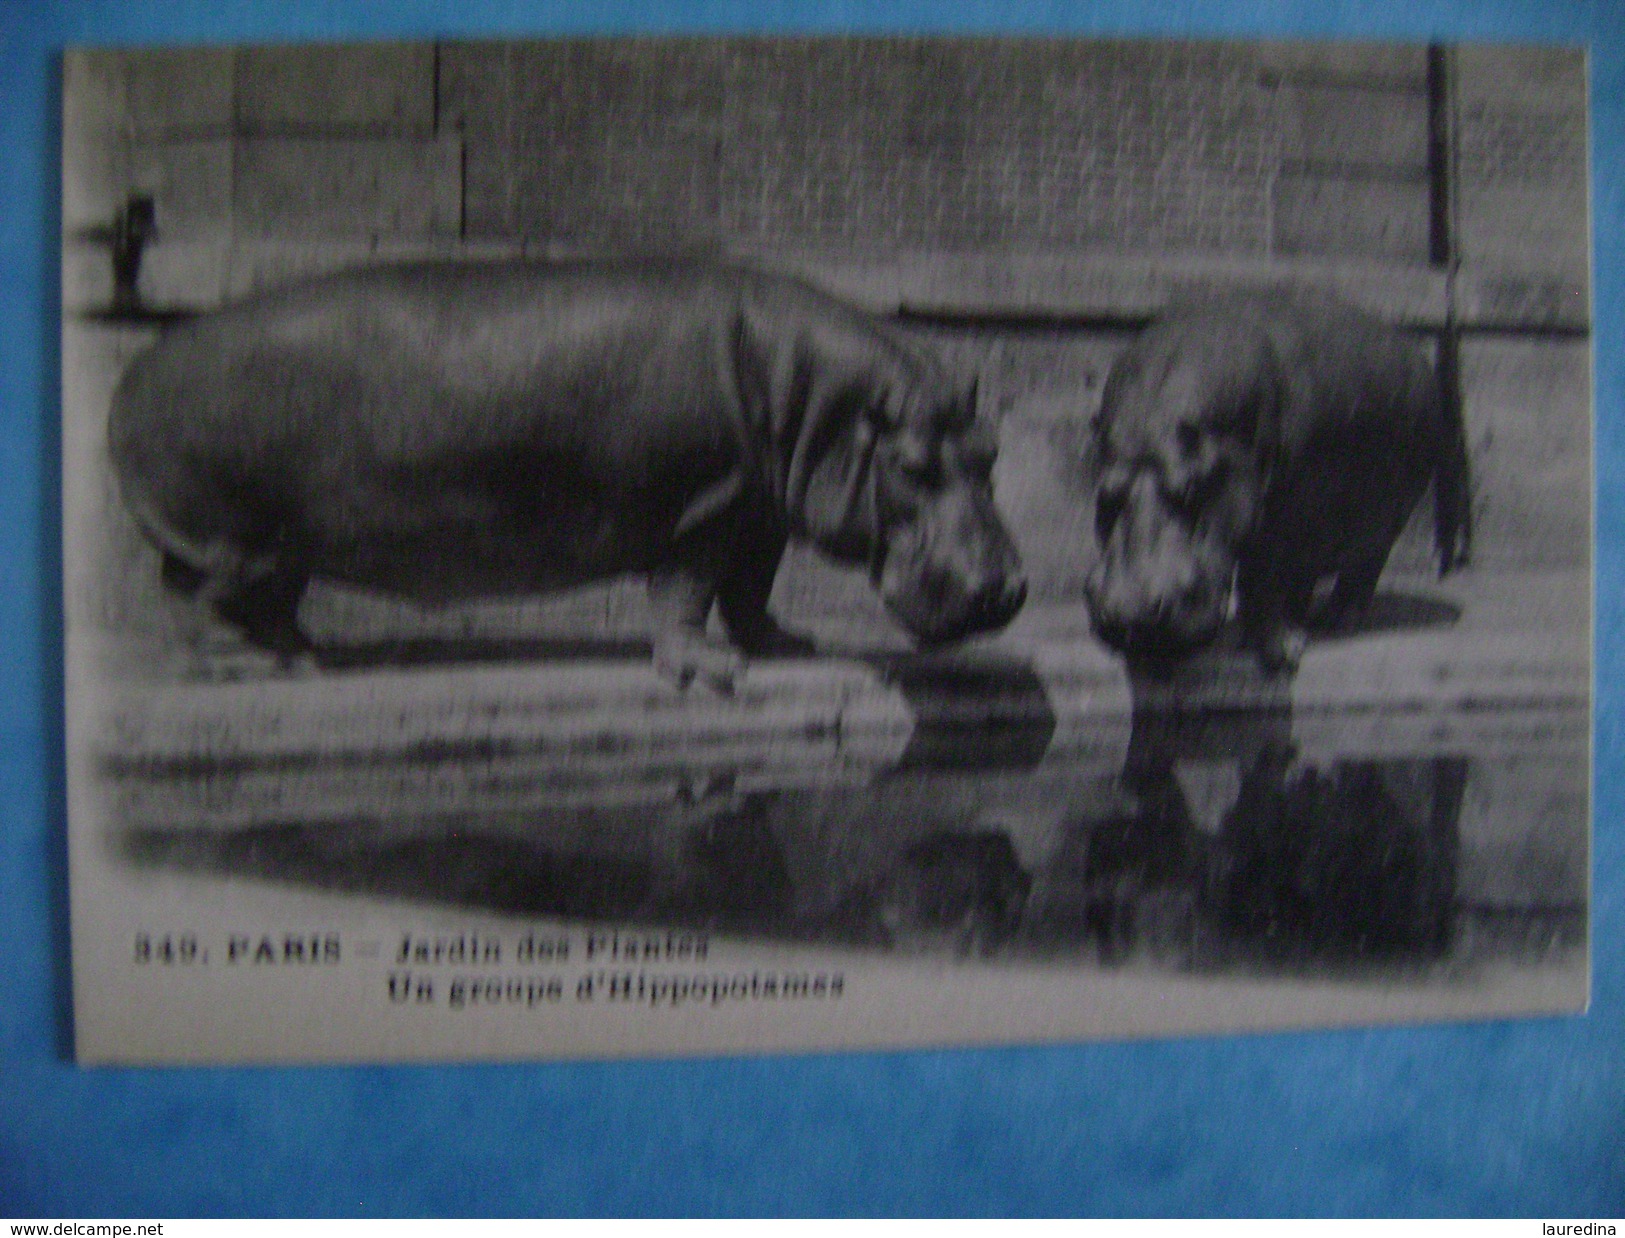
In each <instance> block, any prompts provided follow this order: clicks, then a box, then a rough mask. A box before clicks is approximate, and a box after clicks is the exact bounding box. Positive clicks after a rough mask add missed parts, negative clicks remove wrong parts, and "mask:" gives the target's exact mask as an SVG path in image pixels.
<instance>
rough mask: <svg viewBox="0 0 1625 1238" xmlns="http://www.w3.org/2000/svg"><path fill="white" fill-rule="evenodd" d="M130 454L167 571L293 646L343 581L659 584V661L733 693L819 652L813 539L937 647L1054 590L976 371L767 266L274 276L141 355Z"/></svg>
mask: <svg viewBox="0 0 1625 1238" xmlns="http://www.w3.org/2000/svg"><path fill="white" fill-rule="evenodd" d="M109 446H110V450H111V454H112V459H113V463H114V466H115V469H116V471H117V474H118V478H119V482H120V485H121V488H122V491H123V496H124V499H125V501H126V504H127V505H128V507H129V509H130V511H131V513H132V515H133V516H134V517H135V519H136V521H137V523H138V524H139V525H140V526H141V528H142V529H143V531H144V532H145V533H146V534H147V536H148V538H149V539H150V540H151V541H152V542H153V543H154V544H155V545H156V546H157V548H158V549H159V551H160V554H161V557H162V563H163V579H164V581H165V583H166V584H167V585H169V586H170V587H171V588H172V589H174V590H177V591H179V592H182V593H185V594H189V595H191V596H193V597H195V598H197V599H198V600H200V601H202V602H204V603H206V604H207V605H208V607H209V609H210V610H211V611H212V613H213V615H214V616H215V617H217V618H218V619H220V620H223V621H224V622H225V623H226V624H228V625H229V626H230V627H232V628H235V629H236V630H237V631H238V632H240V633H241V634H242V635H243V636H245V637H246V638H247V639H248V640H249V641H250V642H251V643H253V644H256V645H259V646H261V647H263V648H265V649H269V650H271V651H273V652H275V653H277V654H279V655H281V656H282V657H284V658H285V659H286V658H291V657H292V656H293V655H296V654H299V653H301V652H303V651H305V650H306V649H308V648H309V645H310V642H309V641H308V639H307V637H306V635H305V634H304V632H303V630H302V629H301V628H300V626H299V622H298V615H297V611H298V607H299V603H300V599H301V597H302V596H303V594H304V592H305V588H306V585H307V583H308V582H310V581H311V580H313V579H327V580H333V581H339V582H346V583H350V584H354V585H360V586H364V587H371V588H374V589H378V590H382V591H385V592H387V593H391V594H394V595H397V596H400V597H405V598H408V599H412V600H414V601H418V602H421V603H429V604H435V603H443V602H450V601H455V600H458V599H464V598H477V597H488V596H494V595H503V594H508V595H513V594H525V593H540V592H546V591H549V590H553V589H559V588H567V587H570V586H575V585H581V584H585V583H588V582H591V581H594V580H600V579H604V578H607V577H611V576H616V575H620V574H625V573H637V574H643V575H645V576H647V577H648V580H649V593H650V602H651V610H652V612H653V614H654V625H655V631H654V633H653V637H654V651H655V659H656V662H657V663H658V664H659V665H660V666H661V667H662V668H663V669H664V670H665V671H666V672H667V673H668V674H670V675H671V676H672V677H673V678H675V679H677V680H679V681H682V682H686V681H687V680H688V679H690V678H692V677H694V676H696V675H697V676H699V677H700V678H702V679H705V680H708V681H710V682H712V683H714V684H716V685H717V686H720V687H726V686H727V685H728V684H729V683H731V681H732V679H733V677H734V676H735V675H736V674H737V673H738V671H739V670H740V668H741V666H742V657H741V655H742V654H772V653H775V652H794V651H801V650H805V649H807V648H809V647H810V646H809V645H808V644H807V642H805V641H804V640H802V639H800V638H798V637H795V636H792V635H790V634H788V633H786V632H784V631H783V630H781V629H780V628H779V626H778V624H777V623H775V622H774V620H773V619H772V617H771V616H770V615H769V613H768V610H767V600H768V595H769V593H770V592H771V590H772V587H773V579H774V575H775V573H776V571H777V568H778V564H779V559H780V556H781V554H782V553H783V551H784V548H785V544H786V540H787V539H788V538H791V537H799V538H802V539H805V540H807V541H809V542H811V543H812V544H813V545H815V546H817V547H818V548H820V549H821V550H823V551H825V552H826V553H828V554H829V555H831V556H832V557H834V558H836V559H838V560H843V561H846V562H849V563H854V564H860V565H863V566H865V567H867V569H868V572H869V575H870V578H871V580H872V581H873V583H874V585H875V587H876V589H877V590H878V592H879V594H880V596H881V598H882V600H883V601H884V602H885V604H886V606H887V608H888V609H889V610H890V611H891V613H892V614H893V615H894V616H895V617H896V618H897V619H898V620H899V621H900V622H901V623H902V624H903V626H904V627H905V628H907V629H908V630H909V631H910V632H911V633H912V634H913V635H914V636H915V637H917V638H918V639H919V640H921V641H923V642H928V643H937V642H942V641H947V640H953V639H956V638H959V637H963V636H967V635H971V634H974V633H977V632H985V631H989V630H992V629H995V628H998V627H1000V626H1002V625H1003V624H1005V623H1006V622H1007V621H1008V620H1009V619H1010V618H1011V617H1012V616H1013V615H1014V614H1015V613H1016V611H1017V610H1018V609H1019V608H1020V606H1021V604H1022V600H1023V597H1024V594H1025V584H1024V582H1023V580H1022V576H1021V570H1020V564H1019V562H1018V559H1017V554H1016V550H1015V546H1014V543H1013V542H1012V540H1011V538H1010V536H1009V534H1008V533H1007V532H1006V530H1005V529H1004V527H1003V525H1002V523H1001V522H1000V520H999V517H998V514H997V512H996V510H995V508H994V505H993V496H992V489H991V484H990V480H989V479H990V474H991V469H992V463H993V446H992V442H991V439H990V438H989V437H988V436H987V435H986V434H985V432H984V431H983V430H981V429H979V428H978V427H977V425H976V423H975V399H974V393H973V391H969V390H966V389H965V388H964V387H963V386H962V385H960V384H957V383H955V382H953V381H951V380H950V378H949V376H948V375H947V374H946V373H945V371H944V370H943V368H942V367H941V365H940V364H938V363H937V362H936V361H935V360H933V359H932V358H930V357H928V356H926V355H925V354H924V353H922V352H921V351H920V350H918V349H916V348H914V347H912V346H911V345H909V344H908V343H907V342H906V341H904V340H903V339H902V338H901V337H900V336H898V335H897V334H896V333H894V332H892V331H889V330H888V329H886V328H885V327H883V326H882V325H881V324H879V323H878V322H876V321H874V320H872V319H870V318H868V317H866V316H865V315H862V314H860V313H858V312H856V311H854V310H852V309H849V308H848V307H847V306H845V305H843V304H841V303H840V302H838V301H836V300H834V299H833V298H831V297H828V296H826V295H824V294H822V293H820V292H818V291H816V290H815V289H813V288H811V287H809V286H807V285H805V284H802V283H800V282H798V281H795V280H792V279H787V278H782V277H776V276H772V275H768V274H765V273H761V272H756V271H752V270H748V269H743V268H737V267H729V266H722V265H715V264H709V263H702V262H678V261H672V262H617V263H605V262H576V263H559V264H525V263H497V264H452V263H438V264H436V263H425V264H416V265H405V266H396V267H386V268H377V269H371V270H363V271H356V272H350V273H346V274H340V275H334V276H329V277H326V278H323V279H318V280H314V281H312V282H309V283H304V284H300V285H297V286H293V287H289V288H286V289H282V290H278V291H273V292H269V293H266V294H264V295H261V296H259V297H256V298H253V299H251V300H248V301H245V302H242V303H240V304H238V305H235V306H231V307H228V308H226V309H224V310H221V311H219V312H218V313H214V314H209V315H206V316H204V317H201V318H199V319H197V320H195V321H193V322H191V323H188V324H186V325H185V326H183V327H180V328H178V329H176V330H174V331H172V332H171V333H170V334H168V335H167V336H165V337H164V338H163V339H162V340H161V341H160V342H159V343H158V344H157V346H156V347H154V348H153V349H152V350H150V351H149V352H147V353H146V354H145V355H143V356H142V357H140V358H138V359H137V360H136V361H135V363H134V364H133V365H132V366H131V368H130V370H129V371H128V373H126V375H125V376H124V379H123V381H122V383H121V384H120V386H119V389H118V392H117V394H116V396H115V398H114V401H113V410H112V418H111V425H110V430H109ZM713 606H715V607H716V609H717V610H718V611H719V612H720V617H721V619H722V622H723V625H724V627H725V628H726V631H727V636H728V639H727V640H721V639H719V638H717V637H714V636H712V635H710V634H709V633H708V632H707V630H706V628H707V620H708V618H709V616H710V614H711V612H712V609H713Z"/></svg>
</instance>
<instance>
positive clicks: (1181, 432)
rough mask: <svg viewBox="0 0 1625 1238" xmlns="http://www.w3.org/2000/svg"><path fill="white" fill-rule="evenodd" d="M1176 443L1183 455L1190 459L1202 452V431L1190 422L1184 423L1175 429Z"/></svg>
mask: <svg viewBox="0 0 1625 1238" xmlns="http://www.w3.org/2000/svg"><path fill="white" fill-rule="evenodd" d="M1174 441H1175V442H1177V443H1178V444H1179V452H1180V454H1181V455H1183V456H1185V457H1186V458H1187V459H1189V458H1190V457H1191V456H1194V455H1195V454H1196V453H1197V452H1199V451H1201V450H1202V431H1201V430H1200V429H1199V428H1198V427H1197V426H1194V425H1192V424H1191V423H1190V422H1188V421H1182V422H1180V423H1179V424H1178V425H1177V426H1175V427H1174Z"/></svg>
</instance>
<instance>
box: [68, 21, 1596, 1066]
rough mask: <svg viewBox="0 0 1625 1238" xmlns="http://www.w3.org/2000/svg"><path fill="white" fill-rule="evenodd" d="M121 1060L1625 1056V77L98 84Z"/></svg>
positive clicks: (621, 48) (735, 68)
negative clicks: (1617, 933) (1615, 924)
mask: <svg viewBox="0 0 1625 1238" xmlns="http://www.w3.org/2000/svg"><path fill="white" fill-rule="evenodd" d="M63 80H64V98H63V106H64V125H63V172H64V176H63V208H62V226H63V236H62V254H63V276H62V293H63V320H62V331H63V337H62V359H63V376H62V391H63V460H64V468H65V477H64V481H63V496H64V500H63V501H64V513H63V520H64V542H65V564H64V566H65V572H66V609H67V620H66V626H67V650H66V658H67V685H68V694H69V700H68V734H67V743H68V762H67V768H68V775H69V820H68V829H69V833H70V839H69V852H70V863H71V903H72V938H73V977H74V992H75V1005H74V1019H75V1033H76V1040H77V1046H78V1054H79V1057H80V1060H81V1061H83V1062H86V1063H165V1062H167V1063H180V1062H260V1061H354V1060H408V1059H416V1060H430V1059H432V1060H459V1059H489V1058H532V1057H536V1058H540V1057H580V1056H619V1055H632V1054H695V1053H736V1052H758V1051H775V1050H787V1049H802V1050H805V1049H829V1048H842V1047H866V1046H885V1045H950V1044H988V1043H1010V1042H1038V1041H1055V1040H1066V1039H1080V1038H1089V1037H1122V1036H1138V1035H1169V1034H1185V1033H1192V1032H1212V1033H1217V1032H1231V1031H1238V1030H1247V1029H1268V1028H1287V1027H1326V1026H1338V1025H1347V1024H1351V1023H1389V1022H1397V1021H1417V1020H1429V1019H1460V1018H1483V1017H1490V1016H1502V1015H1513V1014H1528V1013H1535V1012H1562V1011H1580V1010H1583V1009H1584V1007H1585V1004H1586V1000H1587V991H1588V941H1587V932H1588V906H1587V903H1588V897H1589V845H1590V808H1589V798H1590V797H1589V791H1590V777H1591V771H1590V722H1591V652H1590V650H1591V613H1592V602H1591V579H1592V577H1591V559H1592V402H1591V363H1590V339H1591V316H1590V315H1591V308H1590V254H1589V236H1588V171H1587V79H1586V59H1585V54H1584V52H1583V50H1580V49H1570V48H1534V47H1522V48H1520V47H1505V46H1496V47H1488V46H1468V45H1431V46H1426V45H1406V44H1306V43H1262V42H1261V43H1222V42H1195V41H1116V42H1101V41H1081V40H1070V41H1068V40H1040V39H998V38H979V39H949V38H933V37H921V38H912V37H911V38H838V39H833V38H760V37H748V38H747V37H721V38H690V39H666V38H639V39H612V38H586V39H571V40H543V39H538V40H530V41H520V42H455V41H448V42H438V43H435V42H423V43H399V44H368V45H353V46H263V47H261V46H254V47H240V48H230V47H210V48H174V49H169V48H165V49H143V50H139V51H136V50H128V51H125V50H83V51H74V52H71V53H69V54H68V56H67V57H66V62H65V65H64V73H63Z"/></svg>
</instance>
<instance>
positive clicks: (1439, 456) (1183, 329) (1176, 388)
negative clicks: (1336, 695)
mask: <svg viewBox="0 0 1625 1238" xmlns="http://www.w3.org/2000/svg"><path fill="white" fill-rule="evenodd" d="M1094 452H1095V455H1096V457H1097V462H1098V467H1099V489H1098V492H1097V499H1096V515H1095V526H1096V532H1097V535H1098V537H1099V540H1100V543H1101V558H1100V561H1099V563H1098V564H1097V566H1096V567H1095V569H1094V570H1093V572H1092V573H1091V575H1090V577H1089V579H1088V581H1087V585H1086V595H1087V599H1088V604H1089V609H1090V617H1091V619H1092V621H1093V624H1094V628H1095V631H1096V633H1097V634H1098V635H1099V636H1100V638H1101V639H1102V640H1103V641H1105V642H1106V643H1107V644H1108V645H1110V646H1111V647H1112V648H1114V649H1116V650H1118V651H1120V652H1122V653H1123V654H1125V655H1126V656H1127V657H1128V658H1129V659H1130V661H1131V663H1139V664H1141V665H1149V666H1152V667H1156V666H1159V665H1160V666H1166V665H1168V664H1170V663H1172V662H1175V661H1177V660H1179V659H1180V658H1182V657H1184V656H1186V655H1188V654H1190V653H1192V652H1194V651H1196V650H1198V649H1200V648H1202V647H1203V646H1204V645H1206V644H1208V643H1209V642H1211V641H1212V640H1213V639H1214V638H1215V637H1216V636H1217V635H1218V633H1219V631H1220V629H1221V627H1222V626H1223V625H1224V623H1225V621H1226V619H1227V618H1228V616H1229V614H1230V612H1231V609H1232V606H1233V608H1234V611H1235V614H1236V617H1237V619H1238V621H1239V625H1240V628H1241V631H1242V634H1243V636H1244V638H1245V639H1246V640H1247V642H1248V643H1249V644H1250V645H1252V647H1253V648H1254V649H1255V650H1256V651H1257V653H1258V656H1259V659H1260V661H1261V662H1262V663H1263V665H1264V666H1265V668H1266V669H1270V670H1278V669H1282V668H1286V667H1290V666H1292V665H1293V664H1295V662H1296V660H1297V657H1298V655H1299V653H1300V652H1301V650H1302V647H1303V639H1304V636H1303V634H1304V631H1305V630H1306V629H1308V628H1314V627H1335V626H1338V625H1339V624H1342V623H1344V622H1346V621H1348V620H1349V619H1351V618H1352V617H1354V616H1355V615H1357V614H1358V613H1359V611H1361V610H1362V609H1363V608H1365V607H1366V606H1367V605H1368V604H1369V603H1370V601H1371V599H1372V596H1373V594H1374V593H1375V590H1376V587H1377V580H1378V577H1379V576H1380V575H1381V574H1382V571H1383V568H1384V565H1385V564H1386V563H1387V560H1388V555H1389V552H1390V551H1391V550H1392V548H1393V545H1394V543H1395V541H1396V540H1397V539H1398V538H1399V535H1400V533H1401V532H1402V531H1403V530H1404V527H1405V525H1406V523H1407V521H1408V520H1409V518H1410V515H1411V512H1412V510H1413V509H1414V508H1415V506H1416V504H1417V502H1418V500H1419V499H1420V498H1421V495H1422V493H1423V491H1424V490H1425V489H1426V487H1427V484H1428V482H1429V480H1432V481H1433V482H1434V488H1435V495H1436V500H1437V501H1436V505H1435V511H1434V527H1435V541H1436V545H1437V549H1438V554H1439V564H1440V570H1441V572H1443V571H1447V570H1449V569H1451V568H1453V567H1455V566H1456V565H1457V564H1458V563H1459V562H1460V561H1462V559H1463V558H1464V554H1465V547H1466V541H1467V487H1466V476H1465V448H1464V445H1463V442H1462V436H1461V427H1460V423H1459V418H1457V417H1453V416H1451V415H1450V414H1449V413H1448V411H1447V408H1446V405H1445V402H1444V400H1443V399H1442V398H1441V394H1440V385H1439V382H1438V379H1437V377H1436V375H1435V373H1434V371H1433V369H1432V367H1430V366H1429V365H1428V364H1427V362H1426V361H1425V360H1424V358H1423V356H1422V355H1421V353H1420V351H1419V350H1418V349H1417V348H1416V347H1415V346H1414V345H1413V343H1412V342H1411V341H1409V340H1407V339H1405V338H1404V337H1403V336H1401V335H1400V334H1399V333H1398V332H1396V331H1395V330H1393V329H1392V328H1390V327H1388V326H1386V325H1384V324H1382V323H1381V322H1379V321H1377V320H1376V319H1375V318H1373V317H1372V316H1370V315H1369V314H1366V313H1364V312H1362V311H1360V310H1357V309H1354V308H1352V307H1350V306H1347V305H1344V304H1342V303H1340V302H1337V301H1334V300H1331V299H1328V298H1325V297H1319V296H1311V295H1308V294H1252V295H1236V296H1229V297H1223V298H1216V299H1214V300H1211V301H1207V302H1204V303H1200V304H1194V305H1191V306H1189V307H1186V308H1182V309H1177V310H1175V311H1174V312H1172V313H1170V314H1169V315H1167V316H1166V317H1165V318H1163V319H1162V320H1161V321H1159V322H1158V323H1156V324H1155V325H1154V326H1152V327H1150V328H1149V329H1148V330H1146V331H1145V332H1144V333H1143V334H1142V335H1140V336H1139V337H1138V338H1137V339H1136V340H1135V341H1134V342H1133V343H1132V344H1130V345H1129V347H1128V348H1127V349H1126V350H1125V351H1124V352H1123V353H1122V354H1121V355H1120V356H1119V358H1118V360H1117V362H1116V364H1115V365H1114V366H1113V367H1112V370H1111V372H1110V374H1109V376H1108V378H1107V381H1106V385H1105V388H1104V391H1103V393H1102V400H1101V408H1100V412H1099V414H1098V415H1097V417H1096V420H1095V442H1094Z"/></svg>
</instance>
